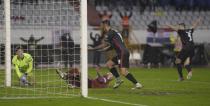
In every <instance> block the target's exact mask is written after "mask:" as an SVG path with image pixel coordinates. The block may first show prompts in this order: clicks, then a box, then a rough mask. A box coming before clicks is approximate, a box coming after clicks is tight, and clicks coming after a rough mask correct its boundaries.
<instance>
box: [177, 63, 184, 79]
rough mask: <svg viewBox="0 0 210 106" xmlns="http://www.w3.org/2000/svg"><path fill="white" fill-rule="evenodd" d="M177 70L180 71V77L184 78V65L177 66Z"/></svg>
mask: <svg viewBox="0 0 210 106" xmlns="http://www.w3.org/2000/svg"><path fill="white" fill-rule="evenodd" d="M177 70H178V74H179V77H180V78H183V74H182V65H181V64H177Z"/></svg>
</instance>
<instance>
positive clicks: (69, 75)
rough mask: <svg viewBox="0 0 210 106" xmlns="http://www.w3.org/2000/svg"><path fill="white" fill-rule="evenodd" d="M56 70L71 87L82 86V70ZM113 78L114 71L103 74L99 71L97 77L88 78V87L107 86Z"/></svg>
mask: <svg viewBox="0 0 210 106" xmlns="http://www.w3.org/2000/svg"><path fill="white" fill-rule="evenodd" d="M56 72H57V74H58V75H59V76H60V78H61V79H63V80H65V81H66V82H67V84H68V86H69V88H78V87H80V71H79V70H78V69H77V68H73V69H70V70H69V71H68V72H63V71H61V70H59V69H57V70H56ZM112 79H113V75H112V73H107V74H105V75H103V76H101V75H100V74H99V72H97V77H96V78H95V79H91V78H88V88H107V87H108V86H109V82H110V81H111V80H112Z"/></svg>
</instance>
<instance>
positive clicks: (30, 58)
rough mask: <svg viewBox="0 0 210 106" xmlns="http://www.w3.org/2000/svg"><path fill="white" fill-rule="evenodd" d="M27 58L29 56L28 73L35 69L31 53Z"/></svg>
mask: <svg viewBox="0 0 210 106" xmlns="http://www.w3.org/2000/svg"><path fill="white" fill-rule="evenodd" d="M26 58H27V62H28V65H29V67H28V69H27V71H26V73H30V72H31V71H32V69H33V58H32V56H31V55H30V54H28V55H26Z"/></svg>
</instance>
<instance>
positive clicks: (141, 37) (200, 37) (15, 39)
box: [0, 28, 210, 44]
mask: <svg viewBox="0 0 210 106" xmlns="http://www.w3.org/2000/svg"><path fill="white" fill-rule="evenodd" d="M59 30H61V29H60V28H59V29H56V28H54V29H48V28H45V29H40V28H39V29H38V28H37V29H32V28H31V29H30V28H29V29H27V28H16V29H12V37H11V41H12V44H22V43H23V42H22V41H21V40H20V37H24V38H25V39H28V38H29V37H30V36H31V34H33V35H34V37H35V38H39V37H42V36H44V37H45V39H44V40H42V41H41V42H39V44H53V42H54V41H56V42H58V41H57V40H58V38H53V37H54V33H55V32H56V31H59ZM63 30H67V29H65V28H64V29H63ZM0 32H3V33H1V34H4V31H3V29H0ZM71 32H73V33H72V34H71V35H72V38H73V39H74V41H80V40H79V39H80V36H79V29H73V30H71ZM89 32H93V35H95V34H96V33H100V31H98V30H92V29H89ZM133 33H134V35H135V38H136V39H138V41H139V42H140V43H141V44H146V38H147V31H146V30H134V31H133ZM88 36H89V33H88ZM194 41H195V42H196V43H204V42H206V43H210V30H196V31H195V33H194ZM79 43H80V42H75V44H79ZM88 44H92V41H91V39H90V38H89V37H88Z"/></svg>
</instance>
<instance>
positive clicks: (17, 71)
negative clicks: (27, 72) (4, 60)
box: [12, 56, 23, 78]
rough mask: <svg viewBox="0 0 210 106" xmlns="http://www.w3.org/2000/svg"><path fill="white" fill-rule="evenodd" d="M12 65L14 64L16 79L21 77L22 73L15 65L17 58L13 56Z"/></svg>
mask: <svg viewBox="0 0 210 106" xmlns="http://www.w3.org/2000/svg"><path fill="white" fill-rule="evenodd" d="M12 64H14V67H15V72H16V74H17V76H18V78H20V77H21V76H22V75H23V73H21V72H20V69H19V67H18V64H17V56H14V57H13V58H12Z"/></svg>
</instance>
